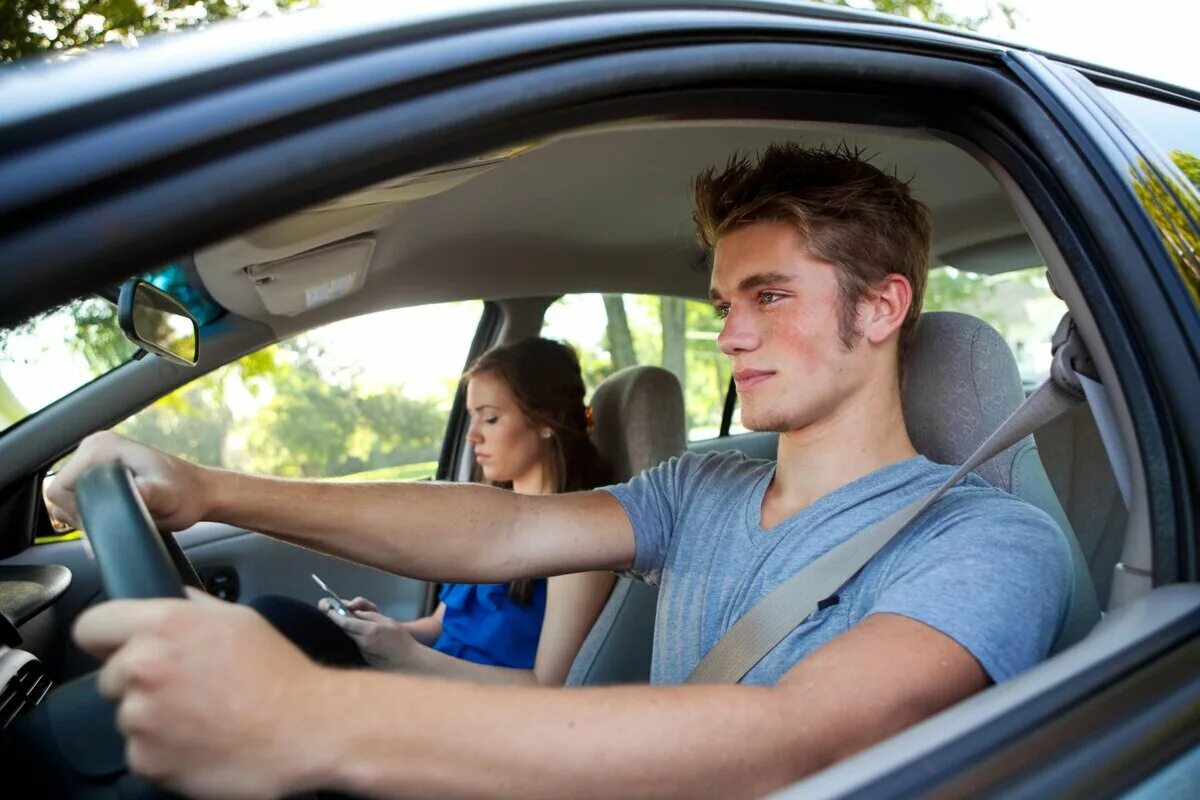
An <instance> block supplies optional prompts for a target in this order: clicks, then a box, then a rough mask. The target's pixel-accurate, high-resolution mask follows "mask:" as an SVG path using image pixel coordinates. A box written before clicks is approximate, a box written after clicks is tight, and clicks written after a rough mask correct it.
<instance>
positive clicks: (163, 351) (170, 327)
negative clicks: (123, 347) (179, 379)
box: [117, 280, 200, 367]
mask: <svg viewBox="0 0 1200 800" xmlns="http://www.w3.org/2000/svg"><path fill="white" fill-rule="evenodd" d="M117 321H118V322H119V323H120V325H121V331H122V332H123V333H124V334H125V336H126V338H128V339H129V341H131V342H133V343H134V344H136V345H137V346H138V347H140V348H142V349H143V350H145V351H147V352H149V353H154V354H155V355H159V356H162V357H163V358H165V359H167V360H168V361H174V362H175V363H176V364H184V365H186V366H189V367H192V366H195V365H196V362H197V361H199V359H200V337H199V334H198V332H197V325H196V318H195V317H193V316H192V314H191V312H190V311H188V310H187V307H186V306H184V305H183V303H180V302H179V301H178V300H176V299H175V298H174V297H172V296H171V295H169V294H167V293H166V292H164V291H163V290H162V289H159V288H158V287H157V286H154V285H153V284H150V283H146V282H145V281H143V280H130V281H128V282H126V283H125V285H124V286H122V287H121V296H120V298H119V299H118V301H117Z"/></svg>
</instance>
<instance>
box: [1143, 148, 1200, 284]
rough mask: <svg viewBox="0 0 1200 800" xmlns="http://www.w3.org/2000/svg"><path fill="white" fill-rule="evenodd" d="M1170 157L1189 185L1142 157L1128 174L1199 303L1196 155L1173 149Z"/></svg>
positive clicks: (1199, 164) (1199, 169) (1199, 162)
mask: <svg viewBox="0 0 1200 800" xmlns="http://www.w3.org/2000/svg"><path fill="white" fill-rule="evenodd" d="M1170 157H1171V160H1172V161H1174V162H1175V166H1177V167H1179V170H1180V172H1182V173H1183V176H1184V177H1185V178H1186V179H1187V181H1188V183H1190V184H1191V186H1189V185H1188V183H1184V182H1183V181H1182V180H1179V179H1178V178H1176V177H1175V176H1174V175H1164V174H1163V173H1162V172H1161V171H1159V170H1156V169H1154V168H1152V167H1151V166H1150V165H1149V164H1148V163H1147V162H1146V161H1145V159H1138V162H1137V163H1136V164H1133V165H1131V166H1130V168H1129V173H1130V178H1131V179H1132V182H1133V190H1134V193H1135V194H1136V195H1137V198H1138V200H1139V201H1140V202H1141V204H1142V207H1143V208H1144V209H1145V210H1146V213H1148V214H1149V215H1150V218H1151V219H1152V220H1153V221H1154V225H1155V227H1156V228H1157V229H1158V233H1159V235H1160V236H1161V237H1162V239H1163V244H1164V245H1165V246H1166V248H1167V252H1168V254H1170V256H1171V258H1172V259H1174V261H1175V265H1176V267H1177V268H1178V269H1179V272H1180V274H1181V275H1182V276H1183V278H1184V280H1185V285H1186V286H1187V290H1188V293H1189V294H1191V296H1192V300H1193V301H1194V302H1196V303H1197V304H1200V232H1198V231H1197V225H1198V224H1200V158H1197V157H1196V156H1195V155H1193V154H1192V153H1187V152H1184V151H1182V150H1173V151H1172V152H1171V153H1170Z"/></svg>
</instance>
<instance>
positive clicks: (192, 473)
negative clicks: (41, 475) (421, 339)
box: [47, 433, 634, 583]
mask: <svg viewBox="0 0 1200 800" xmlns="http://www.w3.org/2000/svg"><path fill="white" fill-rule="evenodd" d="M107 463H120V464H123V465H125V466H126V467H128V468H129V469H130V471H131V472H132V473H133V475H134V481H135V484H136V485H137V487H138V491H139V493H140V494H141V495H142V498H143V500H144V501H145V502H146V506H147V508H148V509H149V510H150V513H151V515H152V516H153V517H154V518H155V521H156V522H158V524H159V526H160V527H162V528H163V529H165V530H181V529H183V528H186V527H189V526H191V525H193V524H195V523H196V522H198V521H200V520H210V521H215V522H224V523H228V524H230V525H235V526H237V527H240V528H245V529H247V530H254V531H260V532H262V533H266V534H269V535H271V536H274V537H276V538H278V539H282V540H284V541H288V542H293V543H295V544H299V545H302V546H304V547H309V548H312V549H314V550H320V551H322V552H325V553H330V554H332V555H336V556H339V557H342V558H346V559H349V560H352V561H356V562H359V563H363V564H369V565H371V566H375V567H379V568H380V569H384V570H387V571H389V572H395V573H399V574H403V575H408V576H410V577H414V578H420V579H423V580H433V581H448V580H454V581H462V582H475V583H499V582H502V581H508V580H512V579H514V578H520V577H534V576H543V575H558V574H563V573H569V572H583V571H587V570H596V569H627V568H629V567H630V566H631V565H632V564H633V555H634V540H633V528H632V526H631V525H630V522H629V518H628V517H627V515H626V514H625V512H624V510H623V509H622V508H621V505H620V504H619V503H618V502H617V501H616V499H615V498H613V497H612V496H611V495H610V494H608V493H607V492H582V493H576V494H561V495H520V494H516V493H515V492H509V491H505V490H502V489H496V488H493V487H488V486H478V485H464V484H445V483H373V484H355V483H335V482H325V481H301V480H286V479H279V478H267V477H261V476H252V475H245V474H241V473H236V472H229V471H226V470H217V469H212V468H207V467H201V466H198V465H195V464H191V463H189V462H186V461H182V460H181V459H177V458H175V457H173V456H169V455H166V454H165V453H161V452H159V451H157V450H154V449H153V448H150V447H147V446H145V445H141V444H138V443H136V442H132V441H130V440H128V439H124V438H122V437H120V436H117V435H116V434H112V433H102V434H96V435H93V436H89V437H88V438H87V439H85V440H84V441H83V443H81V444H80V447H79V450H78V451H77V453H76V455H75V456H74V457H73V458H72V459H71V461H70V462H69V463H68V464H67V465H66V467H64V468H63V470H62V472H60V473H59V475H58V476H57V478H56V480H55V481H54V483H53V484H52V485H51V487H50V489H49V490H48V492H47V498H48V499H49V500H50V502H51V503H52V505H53V506H55V507H56V508H57V509H58V511H57V512H56V514H57V515H59V516H62V517H64V518H66V519H69V520H72V521H77V514H76V510H75V493H74V490H75V485H76V483H77V482H78V480H79V477H80V476H81V475H82V474H83V473H84V472H86V471H87V469H88V468H90V467H93V466H97V465H99V464H107Z"/></svg>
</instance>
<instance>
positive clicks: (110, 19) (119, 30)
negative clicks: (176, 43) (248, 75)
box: [0, 0, 316, 62]
mask: <svg viewBox="0 0 1200 800" xmlns="http://www.w3.org/2000/svg"><path fill="white" fill-rule="evenodd" d="M268 2H270V3H271V4H272V6H271V7H273V8H276V9H279V8H289V7H292V6H297V5H305V6H308V5H315V4H316V0H268ZM251 6H254V7H256V8H263V4H262V3H261V2H257V3H255V2H252V0H3V2H0V62H6V61H16V60H18V59H22V58H27V57H29V56H31V55H35V54H38V53H44V52H47V51H67V50H74V49H77V48H82V47H91V46H94V45H98V44H103V43H105V42H110V41H113V40H114V39H117V40H123V41H125V42H130V41H133V40H136V39H137V38H139V37H141V36H144V35H146V34H149V33H155V32H157V31H174V30H178V29H180V28H186V27H192V26H195V25H202V24H205V23H208V22H211V21H212V20H217V19H223V18H226V17H234V16H238V15H240V14H245V13H247V11H248V10H252V9H251Z"/></svg>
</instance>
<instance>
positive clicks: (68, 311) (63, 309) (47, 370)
mask: <svg viewBox="0 0 1200 800" xmlns="http://www.w3.org/2000/svg"><path fill="white" fill-rule="evenodd" d="M136 351H137V347H135V346H134V345H133V343H131V342H130V341H129V340H128V339H126V338H125V334H123V333H121V329H120V328H119V327H118V326H117V307H116V306H114V305H113V304H112V303H109V302H108V301H107V300H102V299H100V298H99V297H85V298H81V299H78V300H74V301H72V302H70V303H67V304H66V305H64V306H60V307H58V308H56V309H53V310H51V311H47V312H46V313H44V314H38V315H37V316H35V317H33V318H32V319H29V320H27V321H26V322H23V323H21V324H20V325H17V326H16V327H13V328H9V329H5V330H0V430H3V429H5V428H7V427H9V426H11V425H14V424H15V423H17V422H20V421H21V420H22V419H24V418H25V417H27V416H29V415H31V414H33V413H35V412H37V411H39V410H41V409H43V408H45V407H46V406H48V405H50V404H51V403H53V402H54V401H55V400H58V399H59V398H61V397H65V396H67V395H68V394H70V393H71V392H73V391H75V390H76V389H78V388H79V387H80V386H83V385H84V384H85V383H88V382H89V381H91V380H92V379H93V378H96V377H97V376H99V375H103V374H104V373H105V372H108V371H109V370H110V369H113V368H115V367H118V366H120V365H121V364H124V363H125V362H126V361H129V360H130V359H131V358H133V354H134V353H135V352H136Z"/></svg>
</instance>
